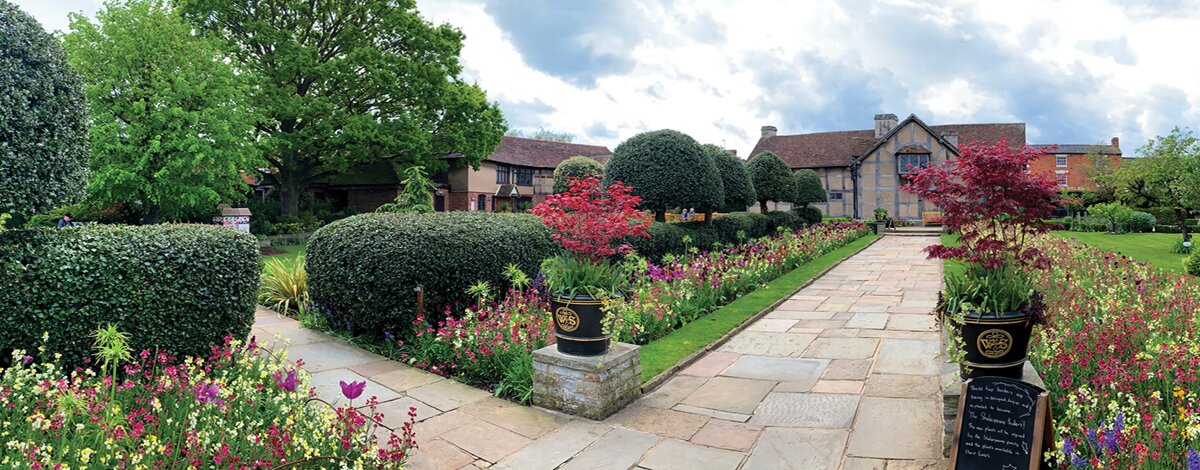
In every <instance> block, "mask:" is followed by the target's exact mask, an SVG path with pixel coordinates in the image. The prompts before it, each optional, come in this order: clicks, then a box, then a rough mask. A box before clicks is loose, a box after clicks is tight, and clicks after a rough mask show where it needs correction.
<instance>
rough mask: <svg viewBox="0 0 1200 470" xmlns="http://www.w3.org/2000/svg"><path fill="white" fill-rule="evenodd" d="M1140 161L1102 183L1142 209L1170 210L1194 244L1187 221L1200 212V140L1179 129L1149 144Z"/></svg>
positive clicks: (1131, 163)
mask: <svg viewBox="0 0 1200 470" xmlns="http://www.w3.org/2000/svg"><path fill="white" fill-rule="evenodd" d="M1138 154H1140V155H1141V158H1135V159H1133V160H1132V161H1128V162H1125V164H1123V165H1121V166H1120V168H1118V169H1117V170H1115V171H1113V172H1112V173H1111V174H1110V175H1108V176H1105V177H1102V181H1104V182H1106V183H1108V184H1111V186H1112V187H1114V188H1115V189H1116V192H1117V197H1118V198H1120V199H1121V200H1122V201H1125V202H1128V203H1130V204H1132V205H1135V206H1139V207H1169V208H1171V209H1172V210H1174V211H1175V215H1176V217H1177V218H1178V219H1179V229H1180V230H1181V231H1182V232H1183V239H1184V240H1186V241H1191V239H1192V234H1191V233H1190V232H1189V231H1188V226H1187V221H1188V218H1189V217H1191V216H1192V215H1194V214H1195V213H1197V212H1200V139H1197V138H1196V136H1195V134H1193V133H1192V131H1191V130H1190V129H1180V128H1178V127H1176V128H1174V129H1172V130H1171V133H1170V134H1167V135H1165V136H1159V137H1156V138H1153V139H1150V140H1148V141H1146V144H1145V145H1143V146H1142V147H1141V148H1139V149H1138Z"/></svg>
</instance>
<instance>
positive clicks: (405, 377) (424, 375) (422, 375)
mask: <svg viewBox="0 0 1200 470" xmlns="http://www.w3.org/2000/svg"><path fill="white" fill-rule="evenodd" d="M365 365H366V364H364V366H365ZM371 379H372V380H374V381H376V382H379V383H380V384H383V386H385V387H387V388H390V389H392V390H395V391H397V392H404V391H408V390H410V389H414V388H417V387H420V386H422V385H429V384H431V383H434V382H441V381H443V380H447V379H445V378H442V377H440V376H438V375H437V374H431V373H429V372H426V371H423V370H421V369H417V368H415V367H409V366H404V367H402V368H400V369H397V370H394V371H391V372H384V373H382V374H379V375H375V376H372V377H371Z"/></svg>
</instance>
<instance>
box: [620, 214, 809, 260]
mask: <svg viewBox="0 0 1200 470" xmlns="http://www.w3.org/2000/svg"><path fill="white" fill-rule="evenodd" d="M817 222H820V219H817ZM807 225H811V224H808V223H805V221H804V220H802V219H801V218H800V217H799V216H797V215H796V214H795V213H792V212H786V211H772V212H768V213H767V214H766V215H763V214H758V213H753V212H733V213H729V214H725V215H722V216H720V217H717V218H715V219H713V221H712V223H711V224H705V223H704V222H686V223H678V222H675V223H665V222H655V223H654V224H652V225H651V226H650V228H649V229H647V233H649V234H650V238H637V239H632V240H630V244H632V245H633V247H634V248H635V249H637V251H638V253H639V254H641V255H642V256H644V257H646V259H649V260H650V261H655V262H657V261H659V260H661V259H662V257H663V256H666V255H667V254H675V255H678V254H683V253H685V252H687V250H688V249H689V248H692V247H696V248H699V249H701V250H708V249H711V248H713V246H714V245H717V244H722V245H734V244H738V243H743V242H745V241H749V240H752V239H755V238H760V237H764V236H767V235H773V234H775V233H777V232H778V231H779V228H780V227H782V228H783V229H784V230H796V229H798V228H800V227H804V226H807ZM739 232H741V233H742V234H743V237H738V233H739ZM684 237H688V238H687V239H686V240H685V239H684Z"/></svg>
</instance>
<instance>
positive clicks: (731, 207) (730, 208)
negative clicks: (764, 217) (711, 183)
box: [703, 144, 758, 212]
mask: <svg viewBox="0 0 1200 470" xmlns="http://www.w3.org/2000/svg"><path fill="white" fill-rule="evenodd" d="M703 147H704V151H705V152H708V154H709V155H711V156H712V158H713V159H714V160H716V162H717V170H718V171H720V173H721V189H722V190H724V193H725V203H724V204H723V205H722V206H721V210H722V211H724V212H741V211H744V210H746V207H749V206H750V205H751V204H754V202H755V201H757V200H758V198H757V197H756V196H755V195H754V184H753V183H751V182H750V172H749V171H748V170H746V163H745V162H743V161H742V159H740V158H738V157H737V156H736V155H734V154H732V153H729V152H728V151H726V150H725V149H722V148H721V147H718V146H716V145H712V144H704V145H703Z"/></svg>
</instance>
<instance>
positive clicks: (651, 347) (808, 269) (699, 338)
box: [641, 235, 879, 383]
mask: <svg viewBox="0 0 1200 470" xmlns="http://www.w3.org/2000/svg"><path fill="white" fill-rule="evenodd" d="M878 238H879V236H878V235H866V236H863V237H862V238H859V239H858V240H855V241H852V242H850V243H849V244H847V245H846V246H843V247H841V248H838V249H836V250H833V251H831V252H829V253H826V254H824V255H822V256H819V257H817V258H816V259H814V260H812V261H810V262H808V263H805V264H804V265H803V266H800V267H798V268H796V269H794V270H792V272H790V273H787V274H784V275H783V276H780V277H779V278H777V279H775V280H774V281H771V282H769V283H767V285H766V286H763V287H760V288H758V289H756V290H754V291H753V292H750V293H749V294H746V295H744V296H742V297H741V298H739V299H737V300H735V301H733V302H731V303H729V304H728V305H726V306H724V307H721V308H719V309H717V311H715V312H713V313H711V314H709V315H707V316H705V317H703V318H699V319H697V320H695V321H693V322H691V323H688V324H686V325H684V326H683V327H681V328H679V329H677V330H675V331H673V332H671V333H670V334H668V335H667V336H664V337H662V338H659V339H656V340H654V341H651V342H650V343H648V344H646V345H645V346H642V351H641V360H642V382H643V383H645V382H646V381H648V380H650V379H653V378H654V377H655V376H657V375H658V374H660V373H662V371H664V370H666V369H667V368H668V367H671V366H673V365H675V364H676V363H678V362H679V361H681V360H683V358H685V357H687V356H688V355H690V354H692V353H694V352H696V351H699V350H700V349H701V348H703V347H705V346H707V345H708V344H709V343H711V342H713V341H716V340H717V339H718V338H720V337H721V336H722V335H724V334H725V333H728V332H729V331H730V330H732V329H734V328H736V327H737V326H738V325H741V324H742V323H743V322H745V321H746V319H747V318H750V317H751V316H753V315H754V314H756V313H758V312H760V311H762V310H763V309H764V308H767V307H769V306H770V305H771V304H772V303H775V301H777V300H779V299H781V298H783V297H784V296H787V295H789V294H791V293H792V292H793V291H795V290H796V289H797V288H799V287H800V286H801V285H803V284H804V283H806V282H808V281H809V280H810V279H812V278H814V277H816V276H817V275H818V274H820V273H821V272H822V271H824V270H825V269H826V268H828V267H830V266H833V265H834V264H836V263H838V262H840V261H842V260H843V259H846V258H847V257H849V256H850V255H851V254H853V253H854V252H856V251H858V250H859V249H861V248H862V247H865V246H867V245H868V244H869V243H871V242H872V241H874V240H876V239H878Z"/></svg>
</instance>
